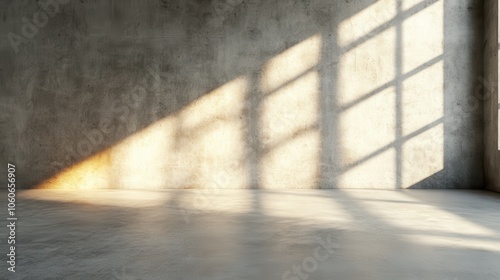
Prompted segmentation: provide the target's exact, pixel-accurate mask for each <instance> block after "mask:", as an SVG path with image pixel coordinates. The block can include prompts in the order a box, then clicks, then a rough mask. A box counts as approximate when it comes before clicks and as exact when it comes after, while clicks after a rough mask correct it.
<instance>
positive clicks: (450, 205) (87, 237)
mask: <svg viewBox="0 0 500 280" xmlns="http://www.w3.org/2000/svg"><path fill="white" fill-rule="evenodd" d="M0 194H2V195H3V197H7V196H6V195H7V193H5V192H2V193H0ZM17 195H18V196H17V199H18V201H17V202H18V204H17V206H16V207H17V208H16V211H17V217H18V221H17V227H16V254H17V259H16V261H17V263H16V273H11V272H7V267H6V262H5V260H3V261H2V262H1V263H2V264H1V269H2V270H3V271H2V273H0V278H1V279H38V280H42V279H118V280H132V279H186V280H196V279H258V280H272V279H277V280H279V279H290V280H298V279H302V280H305V279H384V280H386V279H398V280H399V279H441V280H445V279H449V280H455V279H456V280H459V279H460V280H461V279H500V195H497V194H494V193H489V192H481V191H458V190H404V191H403V190H401V191H377V190H294V191H271V190H268V191H256V190H218V191H217V190H211V191H210V190H206V191H201V190H169V191H138V190H26V191H19V192H18V193H17ZM4 200H6V199H2V202H1V203H0V206H1V207H3V209H6V208H7V205H6V203H5V201H4ZM5 212H6V211H5ZM0 233H1V235H2V236H0V237H1V240H3V241H2V244H1V248H2V251H1V255H3V256H4V258H6V257H5V256H6V254H5V252H7V247H6V243H5V242H4V241H5V240H6V238H7V237H6V234H7V232H6V230H5V226H4V229H3V230H2V231H0ZM1 275H4V276H7V278H3V276H1Z"/></svg>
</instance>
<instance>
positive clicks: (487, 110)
mask: <svg viewBox="0 0 500 280" xmlns="http://www.w3.org/2000/svg"><path fill="white" fill-rule="evenodd" d="M498 35H499V33H498V1H497V0H495V1H493V0H486V1H485V45H484V76H485V79H486V81H488V87H487V88H485V91H484V93H485V94H484V97H485V98H484V100H485V102H484V146H485V154H484V169H485V170H484V171H485V183H486V187H487V188H488V189H490V190H493V191H498V192H500V176H499V175H500V169H499V166H500V162H499V161H500V153H499V147H500V144H499V142H498V109H499V105H498V104H499V102H498V46H499V45H498Z"/></svg>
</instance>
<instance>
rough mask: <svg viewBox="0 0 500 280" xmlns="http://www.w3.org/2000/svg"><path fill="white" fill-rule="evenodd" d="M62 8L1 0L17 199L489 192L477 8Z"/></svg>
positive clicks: (315, 4)
mask: <svg viewBox="0 0 500 280" xmlns="http://www.w3.org/2000/svg"><path fill="white" fill-rule="evenodd" d="M66 2H67V3H66ZM54 3H58V2H56V1H55V0H54V1H48V0H47V1H45V0H42V1H39V2H38V3H37V2H35V1H2V2H1V3H0V22H1V25H0V34H1V36H2V40H1V41H0V61H1V62H2V63H1V64H0V93H1V97H0V104H1V106H2V109H1V120H2V123H1V125H2V129H1V132H0V133H2V135H1V136H2V137H1V139H2V140H3V141H2V145H1V147H2V150H1V165H0V166H6V163H7V162H12V163H15V164H16V166H17V175H18V181H19V183H20V184H21V187H25V188H31V187H40V188H147V189H161V188H212V187H213V188H269V189H279V188H389V189H393V188H481V187H482V186H483V169H482V162H483V157H482V144H483V139H482V114H483V112H482V103H481V102H478V101H477V97H476V95H475V94H476V93H477V92H476V91H477V89H478V88H480V86H481V85H482V84H481V83H480V82H479V81H480V80H481V79H480V78H481V77H482V76H481V73H482V39H483V34H482V33H483V32H482V30H483V5H482V1H473V0H460V1H456V0H446V1H445V0H398V1H396V0H385V1H373V0H356V1H347V0H346V1H329V0H314V1H298V0H290V1H256V0H245V1H244V0H213V1H196V0H188V1H180V0H178V1H164V0H163V1H94V0H80V1H63V0H61V1H60V2H59V4H57V5H56V4H54ZM33 20H34V21H35V24H38V27H36V26H35V27H36V28H35V29H33V28H32V27H33V26H30V25H29V24H27V23H26V22H27V21H29V22H31V23H33ZM30 27H31V29H30ZM1 172H2V174H1V175H2V177H1V178H2V180H5V179H4V178H5V177H6V176H5V172H6V168H1Z"/></svg>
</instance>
